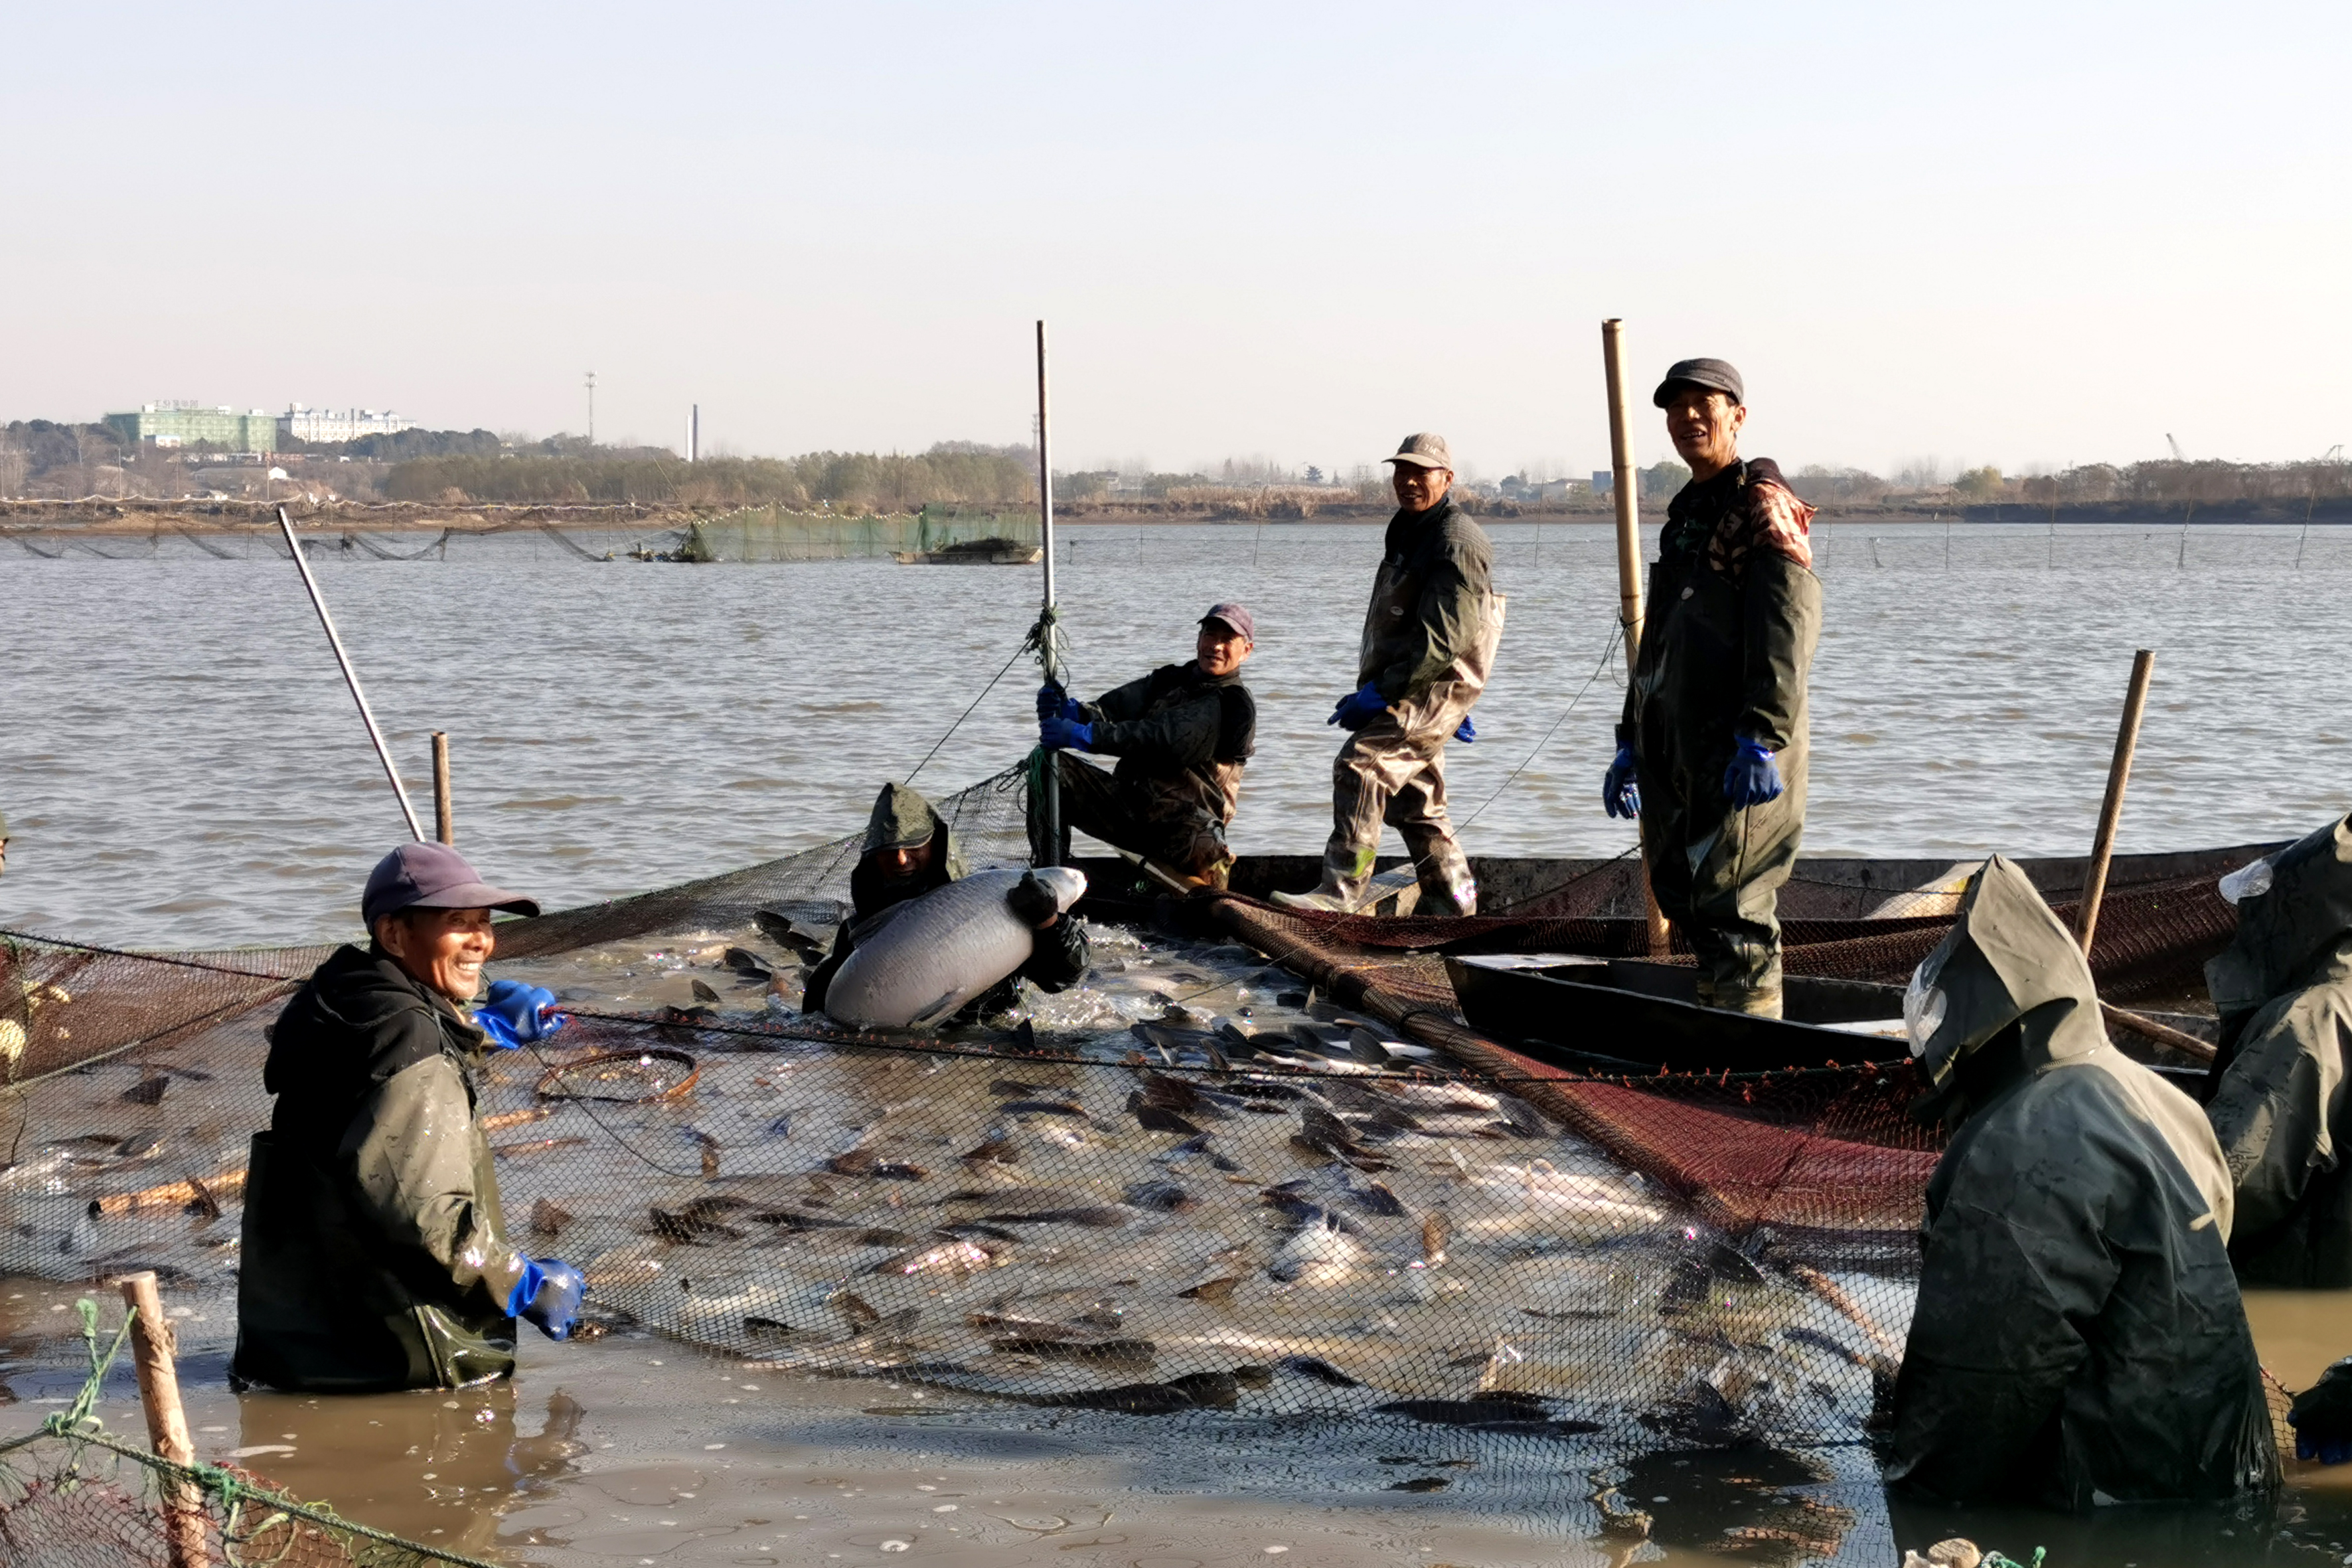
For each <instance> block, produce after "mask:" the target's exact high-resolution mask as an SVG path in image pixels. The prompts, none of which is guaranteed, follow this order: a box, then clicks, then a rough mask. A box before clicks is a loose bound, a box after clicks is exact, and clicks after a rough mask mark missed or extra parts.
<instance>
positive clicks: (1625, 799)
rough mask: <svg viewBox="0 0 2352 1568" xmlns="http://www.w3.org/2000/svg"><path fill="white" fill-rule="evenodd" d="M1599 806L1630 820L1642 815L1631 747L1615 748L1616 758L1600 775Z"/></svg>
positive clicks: (1639, 787)
mask: <svg viewBox="0 0 2352 1568" xmlns="http://www.w3.org/2000/svg"><path fill="white" fill-rule="evenodd" d="M1601 809H1602V810H1603V811H1606V812H1607V813H1608V814H1609V815H1610V816H1622V817H1623V818H1624V819H1625V820H1626V821H1628V822H1631V821H1633V820H1634V819H1635V818H1636V817H1638V816H1641V815H1642V786H1641V784H1640V783H1639V781H1637V780H1636V779H1635V778H1634V776H1633V747H1631V746H1620V747H1618V748H1617V760H1616V761H1614V762H1612V763H1610V764H1609V771H1608V772H1607V773H1603V774H1601Z"/></svg>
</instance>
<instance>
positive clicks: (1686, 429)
mask: <svg viewBox="0 0 2352 1568" xmlns="http://www.w3.org/2000/svg"><path fill="white" fill-rule="evenodd" d="M1746 423H1748V405H1746V404H1742V403H1734V402H1732V401H1731V399H1730V398H1729V397H1727V396H1726V395H1724V394H1722V393H1720V392H1710V391H1708V390H1707V389H1706V387H1703V386H1693V385H1691V384H1688V383H1687V382H1685V383H1684V384H1681V385H1678V386H1676V387H1675V389H1674V390H1673V391H1672V392H1670V393H1668V394H1667V395H1666V435H1667V436H1668V437H1670V438H1671V439H1672V440H1673V441H1674V444H1675V453H1676V455H1678V456H1679V457H1680V458H1682V460H1683V461H1684V462H1685V463H1688V464H1689V465H1690V471H1691V478H1693V479H1713V478H1715V476H1716V475H1717V474H1719V473H1721V472H1723V470H1724V469H1726V468H1729V467H1731V465H1732V464H1734V463H1736V462H1738V461H1739V427H1740V426H1742V425H1745V424H1746Z"/></svg>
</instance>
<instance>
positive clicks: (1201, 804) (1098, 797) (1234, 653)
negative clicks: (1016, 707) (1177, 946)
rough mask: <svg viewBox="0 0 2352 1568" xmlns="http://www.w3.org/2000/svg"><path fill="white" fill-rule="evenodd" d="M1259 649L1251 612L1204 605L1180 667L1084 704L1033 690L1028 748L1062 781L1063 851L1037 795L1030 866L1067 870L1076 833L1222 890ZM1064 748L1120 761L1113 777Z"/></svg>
mask: <svg viewBox="0 0 2352 1568" xmlns="http://www.w3.org/2000/svg"><path fill="white" fill-rule="evenodd" d="M1195 602H1196V603H1197V601H1195ZM1255 647H1257V622H1256V621H1255V619H1253V618H1252V616H1251V615H1250V613H1249V611H1248V610H1246V609H1244V608H1243V607H1242V606H1241V605H1210V606H1209V613H1208V614H1207V615H1204V616H1202V617H1201V635H1200V637H1198V638H1197V639H1195V641H1194V643H1193V647H1192V660H1191V662H1189V663H1186V664H1165V665H1161V666H1160V668H1158V669H1155V670H1153V671H1152V672H1151V673H1150V675H1146V676H1143V677H1140V678H1139V679H1135V680H1130V681H1129V682H1128V683H1127V684H1126V685H1124V686H1121V687H1118V688H1115V689H1112V690H1109V691H1106V692H1104V693H1103V694H1102V695H1101V696H1100V697H1097V698H1096V699H1095V700H1093V701H1092V702H1076V701H1073V700H1071V699H1070V697H1069V694H1068V693H1066V692H1065V691H1064V690H1063V689H1061V688H1060V687H1059V686H1050V685H1049V686H1043V687H1040V688H1038V689H1037V744H1038V747H1039V749H1040V750H1041V751H1042V752H1044V753H1045V755H1048V756H1051V757H1052V758H1053V759H1054V763H1055V769H1056V771H1057V772H1058V773H1059V774H1060V781H1061V810H1062V841H1061V842H1060V843H1059V844H1057V845H1048V844H1046V843H1045V824H1044V822H1043V821H1042V820H1040V816H1039V805H1040V802H1041V801H1042V799H1043V792H1042V791H1039V790H1034V789H1033V790H1031V791H1030V792H1029V807H1030V816H1029V843H1030V847H1031V850H1032V852H1033V853H1034V855H1035V856H1036V858H1037V862H1038V864H1040V865H1045V864H1048V863H1050V864H1053V865H1056V866H1059V865H1064V864H1066V863H1067V861H1068V859H1069V833H1070V829H1071V828H1073V827H1075V828H1076V829H1078V831H1080V832H1082V833H1091V834H1093V835H1094V836H1095V837H1097V838H1099V839H1101V840H1102V841H1103V842H1104V843H1106V844H1113V845H1116V846H1118V847H1119V848H1121V849H1125V850H1127V851H1129V853H1130V854H1136V855H1140V856H1142V857H1143V858H1145V859H1147V860H1150V861H1152V862H1154V863H1155V864H1157V865H1159V866H1160V867H1161V868H1164V869H1166V870H1168V871H1170V872H1171V873H1173V875H1174V879H1177V880H1184V881H1189V882H1191V883H1192V885H1193V886H1194V887H1198V888H1222V887H1223V886H1224V885H1225V876H1226V873H1227V872H1228V871H1229V870H1231V869H1232V868H1233V863H1234V856H1233V851H1232V850H1231V849H1229V848H1228V847H1226V845H1225V830H1226V829H1227V828H1228V827H1231V826H1233V821H1234V809H1235V808H1236V807H1237V806H1238V805H1240V804H1241V795H1242V769H1243V767H1244V765H1246V764H1247V763H1248V762H1249V759H1250V753H1251V752H1252V751H1254V750H1255V747H1256V742H1257V701H1256V700H1255V698H1253V697H1252V696H1251V695H1250V689H1249V688H1248V687H1246V686H1244V685H1243V684H1242V666H1243V665H1244V663H1246V662H1247V661H1248V659H1249V656H1250V653H1251V650H1253V649H1254V648H1255ZM1073 750H1076V751H1080V752H1096V753H1097V754H1098V755H1101V756H1106V757H1117V758H1118V770H1117V771H1116V772H1114V773H1104V772H1103V771H1102V770H1101V769H1100V768H1097V767H1095V766H1094V765H1092V764H1091V763H1087V762H1084V761H1081V760H1080V759H1079V758H1076V757H1074V756H1072V755H1070V752H1071V751H1073ZM1049 851H1050V853H1049Z"/></svg>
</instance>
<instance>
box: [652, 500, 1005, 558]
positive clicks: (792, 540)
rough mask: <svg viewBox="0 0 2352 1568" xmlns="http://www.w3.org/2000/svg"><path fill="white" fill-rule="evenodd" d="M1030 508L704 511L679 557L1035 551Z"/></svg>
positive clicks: (749, 508)
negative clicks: (994, 548)
mask: <svg viewBox="0 0 2352 1568" xmlns="http://www.w3.org/2000/svg"><path fill="white" fill-rule="evenodd" d="M1044 538H1045V535H1044V532H1043V531H1042V529H1041V528H1040V527H1039V523H1038V518H1037V514H1036V513H1035V512H1034V511H1013V512H1007V511H977V510H964V509H963V508H961V507H935V506H927V507H925V508H923V510H920V511H919V512H912V513H908V512H896V513H892V514H889V515H887V516H881V517H844V516H841V515H839V514H838V513H835V512H831V511H815V512H806V511H791V510H786V509H785V508H783V507H781V506H757V507H745V508H744V509H743V510H740V511H735V512H730V513H728V514H726V515H725V516H723V517H714V518H706V519H704V520H703V521H699V522H697V523H695V524H694V525H693V526H692V527H691V528H689V529H688V531H687V535H686V542H685V543H684V544H683V545H681V546H680V547H679V550H678V559H680V560H682V561H705V562H709V561H730V562H736V561H852V560H871V559H876V558H881V557H890V556H897V555H901V554H908V555H928V554H930V553H932V552H937V551H943V550H952V549H955V548H957V547H959V546H968V545H977V544H980V543H982V542H988V541H1003V542H1006V543H1009V544H1013V545H1016V546H1019V547H1021V549H1023V550H1024V551H1034V550H1035V549H1037V548H1038V547H1039V546H1040V545H1041V544H1042V543H1043V542H1044Z"/></svg>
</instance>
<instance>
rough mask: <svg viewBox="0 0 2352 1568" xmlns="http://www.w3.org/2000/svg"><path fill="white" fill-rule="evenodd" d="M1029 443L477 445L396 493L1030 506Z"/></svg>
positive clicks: (402, 466) (415, 468)
mask: <svg viewBox="0 0 2352 1568" xmlns="http://www.w3.org/2000/svg"><path fill="white" fill-rule="evenodd" d="M1033 464H1034V456H1033V454H1032V452H1031V449H1030V448H1029V447H989V446H982V445H981V444H979V443H976V442H971V441H943V442H940V444H939V445H937V446H934V447H931V448H930V449H929V451H926V452H922V453H919V454H907V453H898V452H891V453H875V452H810V453H806V454H804V455H803V456H801V457H797V458H704V459H703V460H702V461H700V462H698V463H688V462H685V461H682V460H681V459H679V458H676V457H673V456H671V455H670V454H668V453H667V452H661V453H646V454H639V453H614V452H610V451H608V450H606V449H604V448H601V447H600V448H598V449H596V450H595V451H594V452H593V454H580V455H574V456H562V457H557V456H548V455H543V454H537V453H507V454H497V455H492V454H471V455H450V456H446V457H430V458H415V459H412V460H409V461H405V462H401V463H397V464H395V465H394V467H393V468H392V470H391V471H390V472H389V473H387V474H386V475H385V476H384V480H383V491H384V494H385V496H386V497H387V498H389V499H390V500H416V501H433V502H440V503H445V504H458V503H463V502H466V501H484V502H508V503H514V504H520V505H550V504H563V503H572V504H582V503H591V502H625V501H628V502H644V503H649V504H654V505H677V506H752V505H767V504H773V505H781V506H786V507H792V508H795V509H803V510H807V509H814V508H818V507H827V506H829V507H831V508H832V509H833V510H835V511H840V512H847V513H865V512H904V511H914V510H919V509H920V508H921V507H923V506H925V505H927V504H930V503H934V502H943V503H959V504H962V505H967V506H1034V505H1035V504H1036V496H1037V485H1036V479H1035V469H1034V466H1033Z"/></svg>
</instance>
